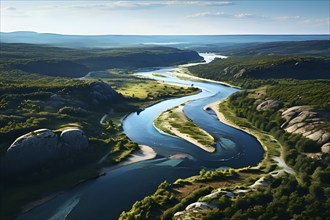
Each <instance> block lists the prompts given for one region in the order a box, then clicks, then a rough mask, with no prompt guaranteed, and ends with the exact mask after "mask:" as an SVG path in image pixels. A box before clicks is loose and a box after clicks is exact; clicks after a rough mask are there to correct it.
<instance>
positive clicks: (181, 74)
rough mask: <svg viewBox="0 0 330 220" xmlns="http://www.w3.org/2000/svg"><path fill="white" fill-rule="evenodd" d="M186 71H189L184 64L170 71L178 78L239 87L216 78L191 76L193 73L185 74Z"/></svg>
mask: <svg viewBox="0 0 330 220" xmlns="http://www.w3.org/2000/svg"><path fill="white" fill-rule="evenodd" d="M187 72H189V71H188V69H187V66H185V65H182V66H179V69H178V70H176V71H172V73H173V74H174V75H175V76H177V77H178V78H180V77H182V78H188V79H191V80H198V81H205V82H212V83H218V84H222V85H225V86H229V87H232V88H237V89H240V87H238V86H235V85H232V84H230V83H227V82H223V81H216V80H211V79H205V78H201V77H198V76H193V75H190V74H187Z"/></svg>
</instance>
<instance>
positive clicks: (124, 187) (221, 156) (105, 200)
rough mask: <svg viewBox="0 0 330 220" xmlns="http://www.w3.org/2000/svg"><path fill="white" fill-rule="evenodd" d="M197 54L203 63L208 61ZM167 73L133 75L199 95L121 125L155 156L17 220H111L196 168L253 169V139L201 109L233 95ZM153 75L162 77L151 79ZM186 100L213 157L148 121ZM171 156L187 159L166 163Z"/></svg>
mask: <svg viewBox="0 0 330 220" xmlns="http://www.w3.org/2000/svg"><path fill="white" fill-rule="evenodd" d="M202 55H204V56H205V57H206V60H207V61H210V60H212V58H213V57H214V56H212V55H205V54H202ZM173 70H176V67H172V68H161V69H159V70H156V71H155V70H154V71H150V70H149V71H144V72H140V73H138V75H142V76H144V77H148V78H154V79H157V80H162V81H165V82H167V83H176V84H181V85H189V86H190V85H191V84H193V85H194V86H195V87H198V88H200V89H202V92H201V93H199V94H196V95H191V96H186V97H182V98H176V99H170V100H167V101H163V102H160V103H158V104H156V105H153V106H150V107H148V108H146V109H145V110H144V111H142V112H140V113H139V114H138V113H132V114H130V115H129V116H128V117H127V118H126V119H125V120H124V121H123V128H124V132H125V133H126V135H127V136H128V137H129V138H130V139H131V140H133V141H134V142H136V143H139V144H144V145H148V146H150V147H152V148H153V149H154V150H155V151H156V152H157V154H158V155H160V156H159V157H157V158H155V159H151V160H146V161H141V162H136V163H133V164H129V165H125V166H122V167H119V168H117V169H113V170H111V171H109V172H107V174H106V176H104V177H101V178H98V179H96V180H94V181H90V182H87V183H84V184H82V185H79V186H77V187H76V188H74V189H72V190H69V191H66V192H65V193H63V194H61V195H60V196H58V197H56V198H55V199H52V200H50V201H48V202H46V203H44V204H43V205H41V206H39V207H37V208H34V209H32V210H31V211H29V212H28V213H25V214H24V215H22V216H20V217H19V218H18V219H53V220H54V219H77V220H78V219H79V220H83V219H86V220H89V219H117V218H118V216H119V215H120V213H121V212H122V211H124V210H129V209H130V208H131V206H132V205H133V204H134V202H135V201H137V200H141V199H142V198H144V197H145V196H147V195H150V194H152V193H153V192H154V191H155V190H156V189H157V186H158V185H159V184H160V183H161V182H162V181H164V180H167V181H168V182H173V181H175V180H176V179H178V178H186V177H189V176H192V175H196V174H198V172H199V171H200V169H201V168H210V169H211V168H212V169H213V168H218V167H235V168H238V167H244V166H249V165H251V166H253V165H256V164H258V163H259V162H260V161H261V160H262V158H263V154H264V152H263V150H262V147H261V146H260V144H259V142H258V141H257V140H256V139H255V138H254V137H252V136H250V135H248V134H246V133H244V132H242V131H240V130H237V129H235V128H232V127H230V126H227V125H225V124H223V123H221V122H219V121H218V120H217V119H216V117H215V116H214V114H212V112H207V111H204V110H203V107H204V106H205V105H206V104H209V103H212V102H214V101H218V100H221V99H225V98H226V97H228V96H229V95H230V94H232V93H234V92H236V91H238V90H237V89H235V88H231V87H228V86H224V85H221V84H218V83H211V82H202V81H187V80H181V79H178V78H176V77H175V76H174V75H173V74H172V72H171V71H173ZM155 72H156V73H158V74H162V75H166V76H167V77H166V78H164V77H156V76H154V75H152V73H155ZM186 101H191V102H190V103H188V104H186V105H185V107H184V112H185V114H186V115H187V116H188V117H189V118H190V119H192V120H193V121H194V122H195V123H197V124H198V125H199V126H200V127H202V128H203V129H205V130H206V131H208V132H209V133H210V134H211V135H213V136H214V137H216V139H217V140H219V141H218V142H217V145H216V152H215V153H208V152H205V151H204V150H202V149H200V148H198V147H197V146H195V145H193V144H191V143H189V142H187V141H185V140H182V139H179V138H175V137H171V136H168V135H164V134H160V133H159V132H158V131H157V130H156V129H155V128H154V127H153V120H154V119H155V118H156V117H157V116H158V115H159V114H160V113H161V112H163V111H165V110H167V109H169V108H172V107H174V106H177V105H180V104H181V103H184V102H186ZM176 154H185V155H187V157H186V158H182V159H171V158H173V157H171V156H173V155H176ZM170 157H171V158H170Z"/></svg>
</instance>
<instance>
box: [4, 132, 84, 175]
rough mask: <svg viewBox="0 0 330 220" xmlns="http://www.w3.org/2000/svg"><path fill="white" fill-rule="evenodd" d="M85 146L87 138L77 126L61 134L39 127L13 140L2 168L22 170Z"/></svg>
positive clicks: (8, 171)
mask: <svg viewBox="0 0 330 220" xmlns="http://www.w3.org/2000/svg"><path fill="white" fill-rule="evenodd" d="M87 147H88V138H87V137H86V135H85V134H84V132H83V131H82V130H80V129H78V128H69V129H66V130H64V131H62V133H61V135H57V134H56V133H54V132H53V131H51V130H49V129H39V130H35V131H33V132H30V133H28V134H25V135H23V136H21V137H19V138H17V139H16V140H15V141H14V142H13V144H12V145H11V146H10V147H9V148H8V149H7V152H6V154H5V156H4V158H3V160H2V168H3V169H4V171H5V172H7V173H16V172H24V171H27V170H31V169H32V168H36V167H40V166H41V165H43V164H45V163H47V162H49V161H52V160H54V159H61V158H63V157H66V156H68V155H70V154H74V153H78V152H80V151H82V150H84V149H86V148H87Z"/></svg>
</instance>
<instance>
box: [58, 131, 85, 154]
mask: <svg viewBox="0 0 330 220" xmlns="http://www.w3.org/2000/svg"><path fill="white" fill-rule="evenodd" d="M60 141H61V144H62V149H61V150H62V151H66V152H69V153H74V152H78V151H81V150H83V149H86V148H87V147H88V139H87V137H86V135H85V133H84V132H83V131H82V130H80V129H78V128H69V129H66V130H64V131H62V133H61V135H60Z"/></svg>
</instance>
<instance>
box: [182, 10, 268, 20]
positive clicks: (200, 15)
mask: <svg viewBox="0 0 330 220" xmlns="http://www.w3.org/2000/svg"><path fill="white" fill-rule="evenodd" d="M203 17H206V18H207V17H211V18H214V17H219V18H228V19H251V18H253V19H267V17H265V16H260V15H256V14H251V13H238V14H227V13H225V12H222V11H220V12H210V11H208V12H198V13H195V14H192V15H188V16H187V18H203Z"/></svg>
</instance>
